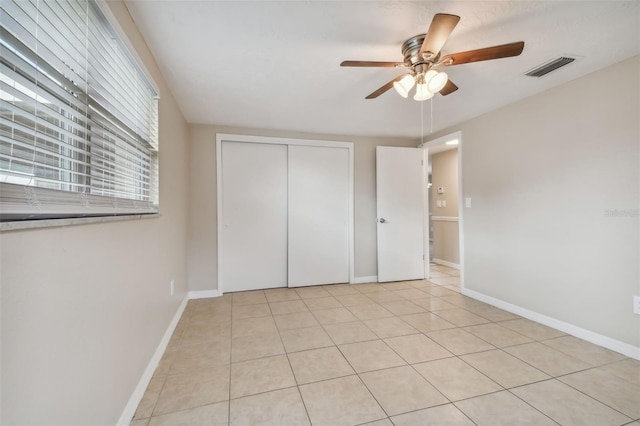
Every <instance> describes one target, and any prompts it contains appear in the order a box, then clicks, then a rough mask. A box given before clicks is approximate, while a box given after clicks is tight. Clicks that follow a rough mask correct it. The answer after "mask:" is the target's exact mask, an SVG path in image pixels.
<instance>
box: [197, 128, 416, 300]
mask: <svg viewBox="0 0 640 426" xmlns="http://www.w3.org/2000/svg"><path fill="white" fill-rule="evenodd" d="M216 133H233V134H245V135H258V136H271V137H287V138H299V139H321V140H339V141H345V142H354V187H355V188H354V189H355V200H354V213H355V229H354V233H355V236H354V239H355V276H356V277H368V276H374V275H377V261H376V257H377V252H376V195H375V176H376V174H375V147H376V146H378V145H383V146H416V142H415V141H414V140H409V139H385V138H373V137H353V136H336V135H317V134H306V133H298V132H286V131H274V130H257V129H244V128H232V127H219V126H218V127H216V126H208V125H198V124H193V125H190V126H189V134H190V136H189V144H190V150H189V169H190V181H191V197H190V201H189V202H190V210H189V290H192V291H201V290H212V289H216V288H217V245H216V244H217V235H216V234H217V233H216V220H217V218H216V158H215V143H216Z"/></svg>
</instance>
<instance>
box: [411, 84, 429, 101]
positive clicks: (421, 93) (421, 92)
mask: <svg viewBox="0 0 640 426" xmlns="http://www.w3.org/2000/svg"><path fill="white" fill-rule="evenodd" d="M432 97H433V93H432V92H430V91H429V88H428V87H427V85H426V84H418V85H417V86H416V94H415V95H414V96H413V100H415V101H426V100H427V99H431V98H432Z"/></svg>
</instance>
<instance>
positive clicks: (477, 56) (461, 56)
mask: <svg viewBox="0 0 640 426" xmlns="http://www.w3.org/2000/svg"><path fill="white" fill-rule="evenodd" d="M523 49H524V41H518V42H515V43H509V44H501V45H500V46H493V47H485V48H484V49H476V50H469V51H467V52H460V53H454V54H452V55H447V56H445V57H444V58H442V59H441V60H440V62H442V63H443V65H447V66H451V65H460V64H468V63H470V62H480V61H489V60H491V59H500V58H509V57H511V56H518V55H519V54H521V53H522V50H523ZM448 60H451V61H452V62H451V63H450V64H447V62H448Z"/></svg>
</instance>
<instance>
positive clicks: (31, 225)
mask: <svg viewBox="0 0 640 426" xmlns="http://www.w3.org/2000/svg"><path fill="white" fill-rule="evenodd" d="M160 216H161V215H160V213H152V214H134V215H122V216H97V217H74V218H64V219H42V220H23V221H14V222H0V232H10V231H21V230H27V229H39V228H58V227H61V226H74V225H88V224H90V223H107V222H123V221H125V220H138V219H155V218H158V217H160Z"/></svg>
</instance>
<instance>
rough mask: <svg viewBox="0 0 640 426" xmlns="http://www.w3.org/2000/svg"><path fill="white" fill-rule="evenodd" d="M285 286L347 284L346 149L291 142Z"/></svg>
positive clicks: (347, 183)
mask: <svg viewBox="0 0 640 426" xmlns="http://www.w3.org/2000/svg"><path fill="white" fill-rule="evenodd" d="M288 181H289V287H299V286H307V285H316V284H333V283H346V282H349V194H350V190H349V151H348V150H347V149H346V148H332V147H331V148H330V147H315V146H300V145H289V179H288Z"/></svg>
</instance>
